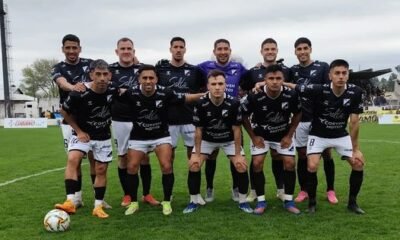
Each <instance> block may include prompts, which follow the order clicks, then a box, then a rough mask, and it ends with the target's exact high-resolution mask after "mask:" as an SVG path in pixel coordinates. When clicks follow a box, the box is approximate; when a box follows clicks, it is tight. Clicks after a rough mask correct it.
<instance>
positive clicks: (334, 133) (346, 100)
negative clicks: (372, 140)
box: [288, 59, 365, 214]
mask: <svg viewBox="0 0 400 240" xmlns="http://www.w3.org/2000/svg"><path fill="white" fill-rule="evenodd" d="M329 78H330V79H331V83H330V84H329V83H327V84H297V85H294V84H290V83H289V84H288V86H290V87H292V88H293V87H295V89H296V91H297V92H298V93H299V94H300V96H306V97H309V96H312V97H313V98H317V99H318V101H315V102H314V105H313V118H312V124H311V130H310V135H309V137H308V143H307V157H308V165H307V168H308V177H307V192H308V196H309V205H308V209H309V212H310V213H314V212H315V211H316V189H317V184H318V180H317V169H318V164H319V161H320V158H321V154H322V152H323V151H324V150H325V149H327V148H334V149H336V151H337V152H338V153H339V154H340V155H341V157H342V159H343V160H347V161H348V163H349V164H350V166H351V168H352V171H351V174H350V181H349V183H350V190H349V200H348V205H347V208H348V209H349V210H350V211H352V212H354V213H357V214H364V213H365V212H364V211H363V210H362V209H361V208H360V207H359V206H358V205H357V195H358V193H359V191H360V188H361V185H362V182H363V175H364V170H363V169H364V163H365V160H364V157H363V154H362V153H361V151H360V146H359V143H358V133H359V114H360V113H362V112H363V104H362V89H361V88H359V87H357V86H356V85H353V84H348V83H347V81H348V79H349V64H348V63H347V62H346V61H345V60H342V59H336V60H334V61H333V62H332V63H331V64H330V70H329ZM347 122H349V132H350V134H349V133H348V132H347V130H346V126H347Z"/></svg>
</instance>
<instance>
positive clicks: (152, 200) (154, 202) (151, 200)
mask: <svg viewBox="0 0 400 240" xmlns="http://www.w3.org/2000/svg"><path fill="white" fill-rule="evenodd" d="M142 202H144V203H148V204H150V205H151V206H158V205H160V202H159V201H157V200H156V199H155V198H154V197H153V195H151V194H147V195H146V196H143V197H142Z"/></svg>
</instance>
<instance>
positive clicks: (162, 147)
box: [121, 65, 203, 215]
mask: <svg viewBox="0 0 400 240" xmlns="http://www.w3.org/2000/svg"><path fill="white" fill-rule="evenodd" d="M157 80H158V79H157V76H156V69H155V67H154V66H152V65H143V66H142V67H141V68H140V69H139V84H140V85H139V86H135V87H133V88H131V89H129V90H128V91H127V92H125V94H124V95H122V96H121V98H122V100H123V101H126V103H128V104H129V106H130V109H131V111H132V112H133V113H134V114H133V116H134V118H133V119H132V121H133V129H132V131H131V134H130V140H129V150H128V165H127V166H128V169H127V179H128V182H129V184H128V193H129V195H130V196H131V199H132V202H131V203H130V205H129V206H128V208H127V210H126V211H125V215H131V214H134V213H135V212H136V211H137V210H138V209H139V204H138V202H137V188H138V184H139V179H138V175H137V173H138V167H139V163H140V161H141V159H143V157H144V156H145V155H146V154H147V153H148V152H150V151H153V150H154V152H155V154H156V155H157V158H158V160H159V162H160V166H161V172H162V185H163V192H164V200H163V202H161V205H162V207H163V214H164V215H170V214H171V213H172V208H171V195H172V189H173V185H174V173H173V167H172V165H173V164H172V159H171V157H172V147H171V136H170V134H169V131H168V114H167V112H168V106H169V105H171V104H184V102H185V101H195V100H197V99H199V98H200V96H202V95H203V94H187V95H182V94H179V95H177V94H175V93H173V91H171V90H169V89H167V88H164V87H162V86H159V85H157Z"/></svg>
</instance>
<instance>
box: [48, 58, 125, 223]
mask: <svg viewBox="0 0 400 240" xmlns="http://www.w3.org/2000/svg"><path fill="white" fill-rule="evenodd" d="M90 79H91V80H92V82H90V83H87V84H86V85H84V87H85V90H84V91H82V92H77V91H72V92H71V93H70V94H69V96H68V98H67V99H66V100H65V101H64V102H63V105H62V109H61V113H62V115H63V117H64V119H65V121H66V122H67V123H69V124H70V126H71V127H72V128H73V130H74V131H73V136H72V137H71V139H70V142H69V145H68V161H67V167H66V169H65V190H66V193H67V200H66V201H65V202H64V203H62V204H56V205H55V207H56V208H58V209H62V210H64V211H66V212H68V213H75V211H76V205H75V201H74V200H75V192H76V189H77V188H78V185H79V183H78V174H77V169H78V168H79V166H80V163H81V161H82V158H83V157H84V156H85V154H87V153H88V152H89V151H90V150H92V151H93V156H94V159H95V173H96V178H95V182H94V192H95V202H94V209H93V212H92V214H93V215H94V216H97V217H99V218H107V217H108V214H107V213H105V212H104V210H103V199H104V195H105V192H106V183H107V167H108V163H110V162H111V161H112V146H111V131H110V124H111V101H112V99H113V96H115V95H116V93H117V89H116V88H114V87H111V86H110V85H109V81H110V79H111V73H110V71H109V70H108V64H107V63H106V62H105V61H104V60H101V59H99V60H95V61H93V62H92V63H91V64H90Z"/></svg>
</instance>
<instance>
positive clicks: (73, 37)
mask: <svg viewBox="0 0 400 240" xmlns="http://www.w3.org/2000/svg"><path fill="white" fill-rule="evenodd" d="M66 41H71V42H76V43H78V45H80V44H81V40H79V38H78V37H77V36H76V35H74V34H67V35H65V36H64V37H63V39H62V41H61V42H62V45H63V46H64V44H65V42H66Z"/></svg>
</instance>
